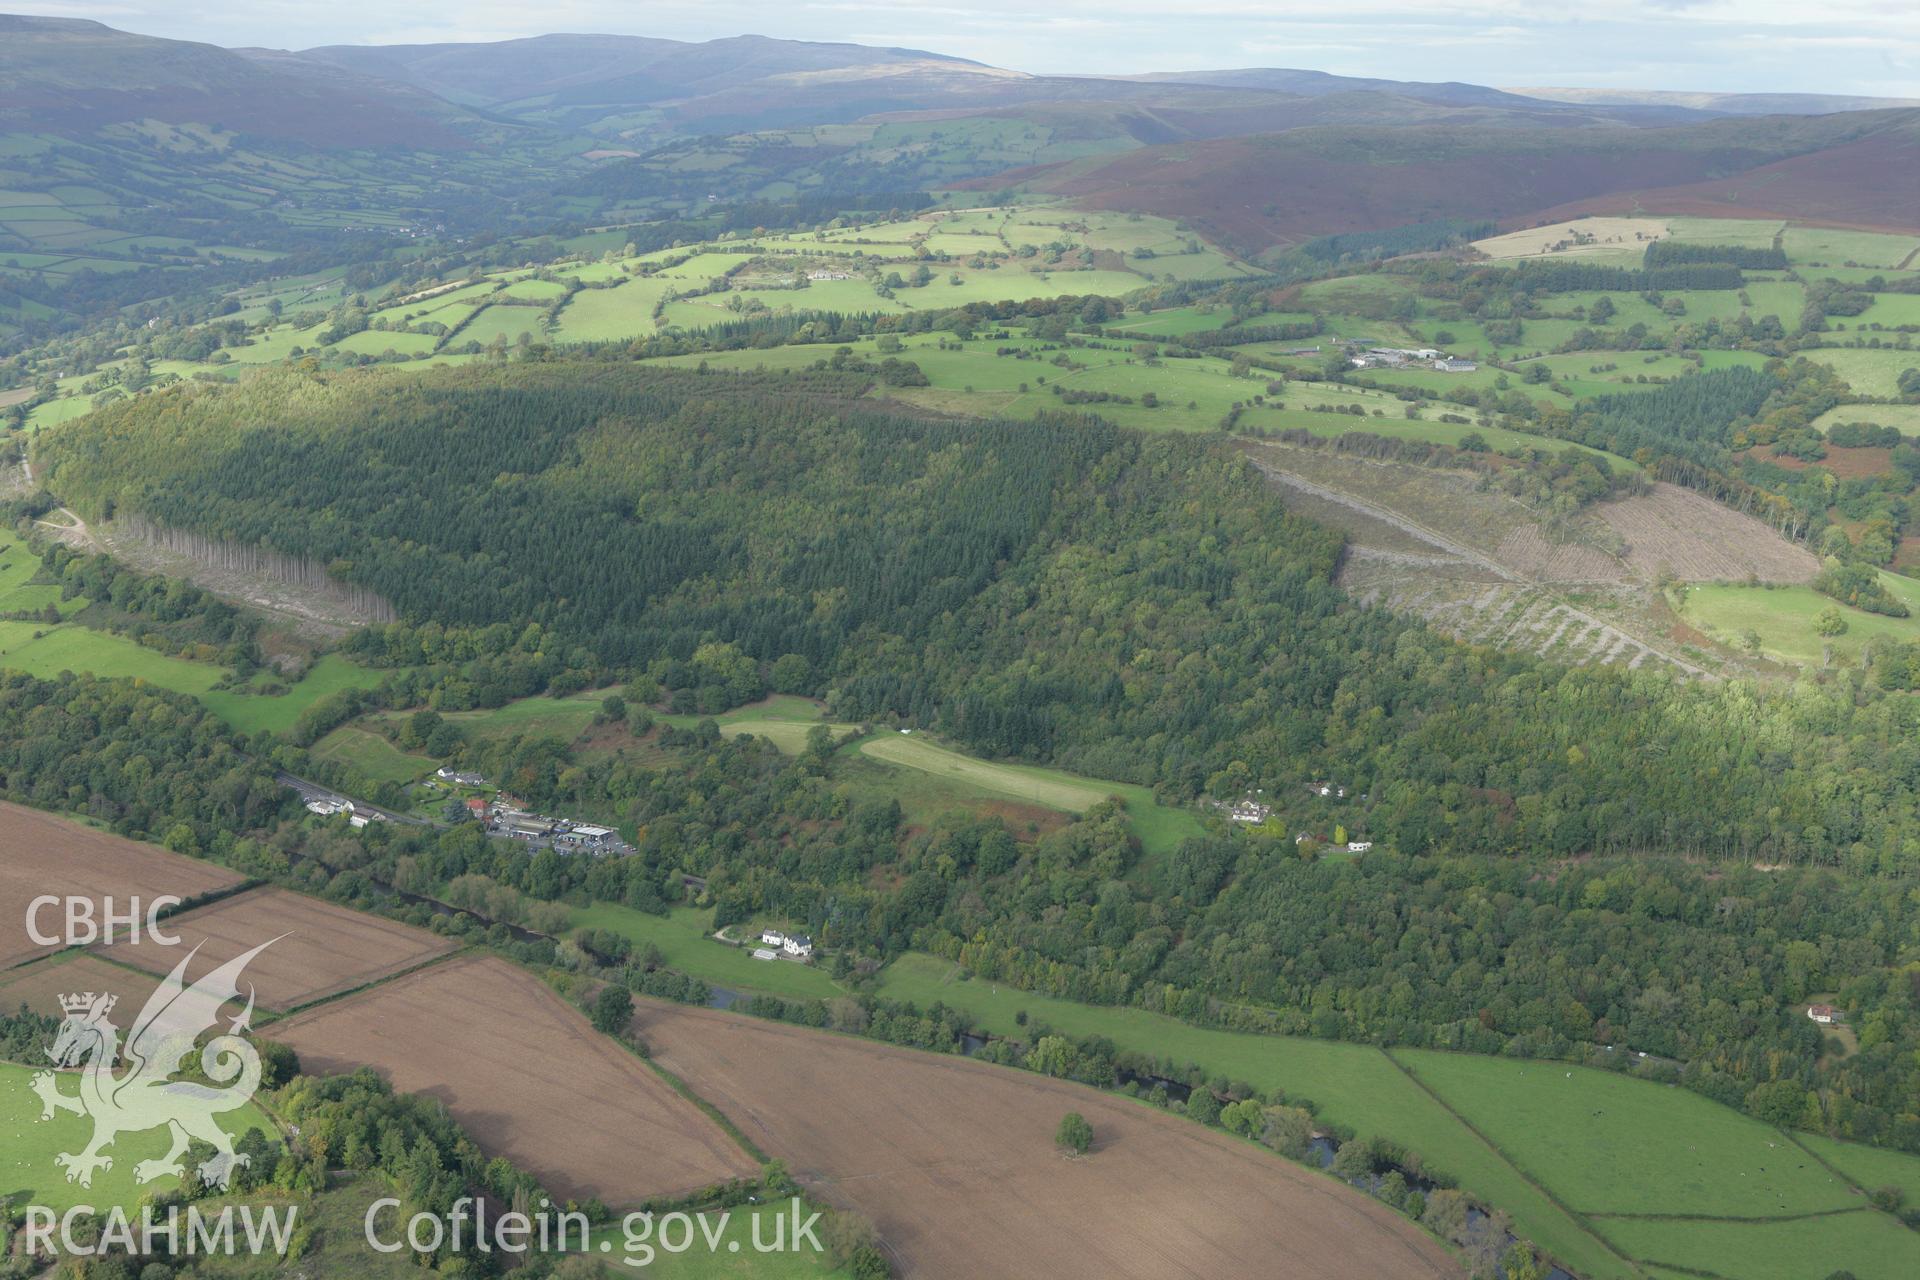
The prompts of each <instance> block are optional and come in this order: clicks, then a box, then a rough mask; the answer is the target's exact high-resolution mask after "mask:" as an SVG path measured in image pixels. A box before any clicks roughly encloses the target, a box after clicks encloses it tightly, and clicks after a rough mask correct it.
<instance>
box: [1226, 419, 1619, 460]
mask: <svg viewBox="0 0 1920 1280" xmlns="http://www.w3.org/2000/svg"><path fill="white" fill-rule="evenodd" d="M1240 423H1241V425H1242V426H1243V427H1245V426H1262V427H1264V426H1268V425H1270V424H1271V425H1273V426H1279V427H1296V426H1297V427H1303V428H1305V429H1306V430H1308V431H1311V432H1313V434H1315V435H1317V436H1320V437H1321V438H1323V439H1333V438H1335V437H1337V436H1343V435H1350V434H1352V433H1354V432H1357V431H1367V432H1372V433H1373V434H1375V435H1382V436H1390V437H1392V438H1394V439H1396V440H1420V441H1424V442H1426V443H1428V444H1444V445H1451V446H1457V445H1458V444H1459V443H1460V441H1461V439H1462V438H1464V437H1465V436H1468V435H1478V436H1479V437H1480V438H1481V439H1482V440H1485V441H1486V442H1487V443H1488V444H1489V445H1491V446H1492V447H1493V448H1494V449H1495V450H1497V451H1500V452H1505V451H1507V450H1510V449H1541V450H1544V451H1545V452H1546V453H1548V454H1557V453H1561V452H1564V451H1565V450H1568V449H1572V450H1574V451H1575V452H1577V453H1591V454H1593V455H1594V456H1595V457H1596V458H1604V459H1605V460H1606V463H1607V465H1608V466H1609V467H1611V468H1613V470H1615V471H1616V472H1623V471H1638V470H1639V469H1640V464H1638V463H1637V462H1635V461H1633V459H1631V458H1622V457H1620V456H1619V455H1617V454H1611V453H1607V452H1605V451H1603V450H1600V449H1590V448H1588V447H1587V446H1586V445H1580V444H1574V443H1572V442H1570V441H1566V440H1553V439H1549V438H1548V437H1546V436H1530V435H1527V434H1526V433H1525V432H1522V431H1509V430H1507V429H1506V428H1505V427H1477V426H1474V425H1473V424H1472V423H1467V424H1465V425H1462V424H1460V423H1457V422H1434V421H1430V420H1428V419H1409V418H1404V417H1387V418H1356V417H1353V416H1351V415H1349V414H1335V413H1311V414H1310V413H1304V412H1299V411H1296V410H1293V409H1287V410H1283V411H1280V412H1278V413H1276V412H1274V411H1272V410H1266V409H1254V410H1250V411H1249V412H1248V413H1247V414H1246V415H1245V416H1244V417H1242V418H1241V419H1240Z"/></svg>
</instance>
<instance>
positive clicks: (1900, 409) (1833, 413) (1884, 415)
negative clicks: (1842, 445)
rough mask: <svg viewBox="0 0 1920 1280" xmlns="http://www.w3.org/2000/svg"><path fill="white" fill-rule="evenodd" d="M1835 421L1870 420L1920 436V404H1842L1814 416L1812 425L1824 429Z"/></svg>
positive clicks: (1876, 424)
mask: <svg viewBox="0 0 1920 1280" xmlns="http://www.w3.org/2000/svg"><path fill="white" fill-rule="evenodd" d="M1836 422H1871V423H1873V424H1874V425H1875V426H1880V427H1895V428H1898V429H1899V430H1900V431H1901V432H1902V433H1903V434H1906V435H1909V436H1920V404H1843V405H1839V406H1837V407H1835V408H1832V409H1829V410H1827V411H1826V412H1825V413H1823V414H1821V415H1820V416H1819V417H1818V418H1815V419H1814V420H1813V425H1814V426H1816V427H1818V428H1819V429H1820V430H1822V431H1826V430H1828V429H1830V428H1831V427H1832V426H1833V425H1834V424H1835V423H1836Z"/></svg>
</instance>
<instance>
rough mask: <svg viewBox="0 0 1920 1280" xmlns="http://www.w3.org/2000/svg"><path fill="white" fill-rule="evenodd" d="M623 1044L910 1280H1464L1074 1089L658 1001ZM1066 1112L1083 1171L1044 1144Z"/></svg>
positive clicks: (1215, 1140) (1368, 1212)
mask: <svg viewBox="0 0 1920 1280" xmlns="http://www.w3.org/2000/svg"><path fill="white" fill-rule="evenodd" d="M634 1030H635V1032H636V1034H638V1035H639V1036H640V1037H641V1038H643V1039H644V1040H645V1041H646V1042H647V1043H648V1045H649V1046H650V1047H651V1048H652V1051H653V1053H654V1056H655V1059H656V1060H657V1061H659V1062H660V1063H661V1064H662V1065H663V1066H664V1067H666V1069H667V1070H669V1071H672V1072H673V1073H675V1074H676V1075H678V1076H679V1077H680V1078H682V1079H684V1080H686V1081H687V1082H688V1083H689V1084H690V1085H691V1086H692V1088H694V1089H695V1090H696V1091H697V1092H699V1093H700V1094H701V1095H702V1096H703V1097H705V1098H707V1099H708V1100H709V1101H710V1102H712V1103H713V1104H714V1105H715V1106H716V1107H718V1108H719V1109H720V1111H721V1112H722V1113H723V1114H726V1115H727V1116H729V1117H730V1118H732V1119H733V1120H734V1122H735V1123H736V1124H738V1125H740V1126H741V1128H742V1129H743V1130H744V1131H745V1132H746V1134H747V1136H748V1137H749V1138H750V1139H751V1140H752V1141H754V1142H755V1143H756V1144H757V1145H759V1146H760V1147H761V1148H762V1149H764V1150H766V1151H767V1152H768V1154H769V1155H772V1156H774V1157H777V1158H779V1159H782V1160H785V1161H786V1162H787V1165H788V1168H789V1169H790V1170H791V1171H792V1172H793V1173H794V1175H795V1176H796V1177H797V1178H798V1179H799V1181H800V1182H801V1184H802V1185H803V1186H806V1187H808V1188H809V1189H810V1190H813V1191H815V1192H816V1193H818V1194H820V1195H822V1196H824V1197H825V1198H827V1199H829V1200H831V1201H833V1202H835V1203H836V1204H839V1205H841V1206H843V1207H846V1208H851V1209H853V1210H855V1211H857V1212H859V1213H862V1214H864V1215H866V1216H867V1217H869V1218H871V1219H872V1220H873V1222H874V1224H875V1225H876V1227H877V1228H878V1230H879V1234H880V1237H881V1239H882V1240H883V1241H885V1243H886V1245H887V1247H888V1250H889V1252H890V1253H891V1255H892V1257H893V1260H894V1262H895V1264H896V1266H897V1267H898V1269H899V1270H900V1271H901V1272H902V1273H904V1274H907V1275H912V1276H921V1277H928V1278H930V1280H936V1278H940V1277H973V1276H979V1275H1015V1274H1023V1275H1041V1274H1063V1275H1065V1274H1072V1275H1083V1274H1100V1275H1103V1276H1110V1277H1116V1278H1124V1277H1132V1276H1138V1277H1142V1278H1143V1280H1144V1278H1147V1277H1151V1278H1152V1280H1167V1278H1169V1277H1193V1278H1194V1280H1200V1278H1202V1277H1215V1276H1225V1275H1237V1274H1243V1273H1244V1272H1245V1269H1246V1266H1247V1261H1248V1260H1249V1259H1253V1258H1258V1259H1260V1260H1261V1264H1260V1265H1261V1267H1262V1268H1263V1269H1265V1270H1267V1271H1270V1272H1272V1273H1274V1274H1284V1275H1287V1276H1289V1277H1293V1278H1294V1280H1313V1278H1314V1277H1326V1278H1327V1280H1332V1278H1333V1277H1352V1276H1358V1275H1392V1276H1396V1277H1401V1278H1402V1280H1415V1278H1416V1277H1450V1276H1457V1275H1458V1274H1459V1270H1458V1267H1457V1264H1456V1263H1454V1261H1453V1260H1452V1259H1451V1258H1450V1257H1449V1256H1448V1255H1447V1253H1446V1252H1445V1250H1443V1249H1442V1248H1441V1247H1440V1246H1439V1245H1438V1244H1437V1243H1436V1242H1434V1241H1433V1240H1432V1239H1431V1238H1429V1237H1427V1236H1425V1235H1424V1234H1423V1233H1421V1232H1420V1231H1419V1229H1418V1228H1416V1227H1414V1226H1413V1225H1412V1224H1411V1223H1409V1222H1408V1221H1406V1219H1404V1218H1403V1217H1400V1216H1399V1215H1397V1214H1395V1213H1393V1212H1392V1211H1391V1210H1389V1209H1387V1208H1386V1207H1385V1206H1383V1205H1380V1204H1378V1203H1377V1202H1374V1201H1371V1200H1368V1199H1367V1198H1365V1197H1363V1196H1361V1195H1360V1194H1359V1193H1357V1192H1355V1191H1353V1190H1351V1189H1350V1188H1346V1187H1343V1186H1341V1185H1340V1184H1339V1183H1337V1182H1335V1181H1334V1180H1332V1179H1329V1178H1326V1177H1324V1176H1322V1175H1319V1174H1316V1173H1313V1172H1311V1171H1309V1170H1307V1169H1305V1168H1302V1167H1301V1166H1298V1165H1293V1164H1289V1163H1287V1162H1285V1161H1283V1160H1281V1159H1280V1158H1278V1157H1277V1156H1274V1155H1272V1154H1270V1153H1267V1152H1264V1151H1261V1150H1260V1149H1258V1148H1256V1147H1254V1146H1252V1145H1250V1144H1248V1143H1245V1142H1243V1141H1240V1140H1238V1139H1235V1138H1232V1137H1230V1136H1228V1135H1226V1134H1224V1133H1221V1132H1219V1131H1217V1130H1210V1129H1205V1128H1202V1127H1200V1126H1198V1125H1195V1124H1193V1123H1192V1122H1190V1121H1187V1120H1184V1119H1181V1118H1178V1117H1175V1116H1171V1115H1168V1114H1165V1113H1163V1112H1158V1111H1155V1110H1153V1109H1150V1108H1147V1107H1144V1106H1142V1105H1140V1104H1138V1103H1134V1102H1130V1101H1127V1100H1124V1099H1118V1098H1115V1097H1113V1096H1112V1095H1109V1094H1102V1093H1099V1092H1096V1091H1094V1090H1092V1089H1088V1088H1086V1087H1085V1086H1081V1085H1075V1084H1071V1083H1068V1082H1065V1081H1059V1080H1052V1079H1048V1078H1046V1077H1043V1076H1037V1075H1029V1074H1025V1073H1019V1072H1015V1071H1012V1070H1008V1069H1005V1068H999V1067H994V1066H990V1065H987V1064H984V1063H977V1062H972V1061H968V1060H966V1059H963V1058H957V1057H945V1056H934V1055H930V1054H925V1053H920V1052H917V1051H914V1050H910V1049H901V1048H897V1047H895V1046H892V1045H883V1044H877V1043H873V1042H871V1041H864V1040H856V1039H851V1038H843V1037H839V1036H834V1035H830V1034H826V1033H823V1032H819V1031H813V1030H809V1029H804V1028H799V1027H793V1026H788V1025H784V1024H779V1023H772V1022H766V1021H761V1020H758V1019H752V1018H746V1017H742V1016H737V1015H732V1014H725V1013H719V1012H716V1011H713V1010H705V1009H689V1008H686V1007H684V1006H675V1005H665V1004H661V1003H659V1002H655V1001H642V1002H640V1007H639V1010H638V1012H637V1014H636V1017H635V1019H634ZM931 1099H937V1100H938V1101H937V1103H932V1102H930V1100H931ZM1070 1110H1071V1111H1079V1112H1081V1113H1082V1114H1083V1115H1085V1116H1086V1117H1087V1119H1088V1121H1089V1122H1090V1123H1091V1124H1092V1126H1093V1132H1094V1146H1093V1153H1092V1154H1091V1155H1090V1156H1088V1157H1086V1158H1082V1159H1070V1158H1067V1157H1065V1156H1063V1155H1062V1154H1061V1153H1060V1152H1059V1151H1058V1150H1057V1149H1056V1148H1055V1147H1054V1145H1053V1141H1052V1135H1053V1130H1054V1128H1055V1126H1057V1125H1058V1123H1059V1119H1060V1116H1061V1115H1063V1114H1064V1113H1065V1112H1067V1111H1070Z"/></svg>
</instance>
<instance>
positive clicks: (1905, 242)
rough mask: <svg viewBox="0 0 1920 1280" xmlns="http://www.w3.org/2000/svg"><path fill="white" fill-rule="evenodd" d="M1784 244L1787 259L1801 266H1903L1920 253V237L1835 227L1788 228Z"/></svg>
mask: <svg viewBox="0 0 1920 1280" xmlns="http://www.w3.org/2000/svg"><path fill="white" fill-rule="evenodd" d="M1780 247H1781V248H1783V249H1785V250H1786V251H1787V260H1788V261H1790V262H1792V263H1794V264H1795V265H1797V266H1827V267H1842V266H1856V267H1903V266H1906V265H1908V260H1909V259H1911V258H1912V257H1913V256H1914V254H1915V253H1916V252H1920V238H1915V237H1913V236H1901V235H1882V234H1880V233H1878V232H1873V231H1841V230H1838V229H1836V228H1832V227H1788V228H1787V229H1786V231H1785V233H1784V234H1783V235H1782V236H1781V241H1780Z"/></svg>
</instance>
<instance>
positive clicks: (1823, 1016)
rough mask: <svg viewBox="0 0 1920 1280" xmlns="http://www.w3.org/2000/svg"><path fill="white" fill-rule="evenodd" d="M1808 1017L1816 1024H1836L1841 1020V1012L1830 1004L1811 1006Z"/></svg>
mask: <svg viewBox="0 0 1920 1280" xmlns="http://www.w3.org/2000/svg"><path fill="white" fill-rule="evenodd" d="M1807 1016H1808V1017H1809V1018H1812V1019H1813V1020H1814V1021H1815V1022H1834V1021H1837V1020H1838V1019H1839V1017H1840V1011H1839V1010H1838V1009H1836V1008H1834V1007H1833V1006H1832V1005H1830V1004H1810V1005H1808V1006H1807Z"/></svg>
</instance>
